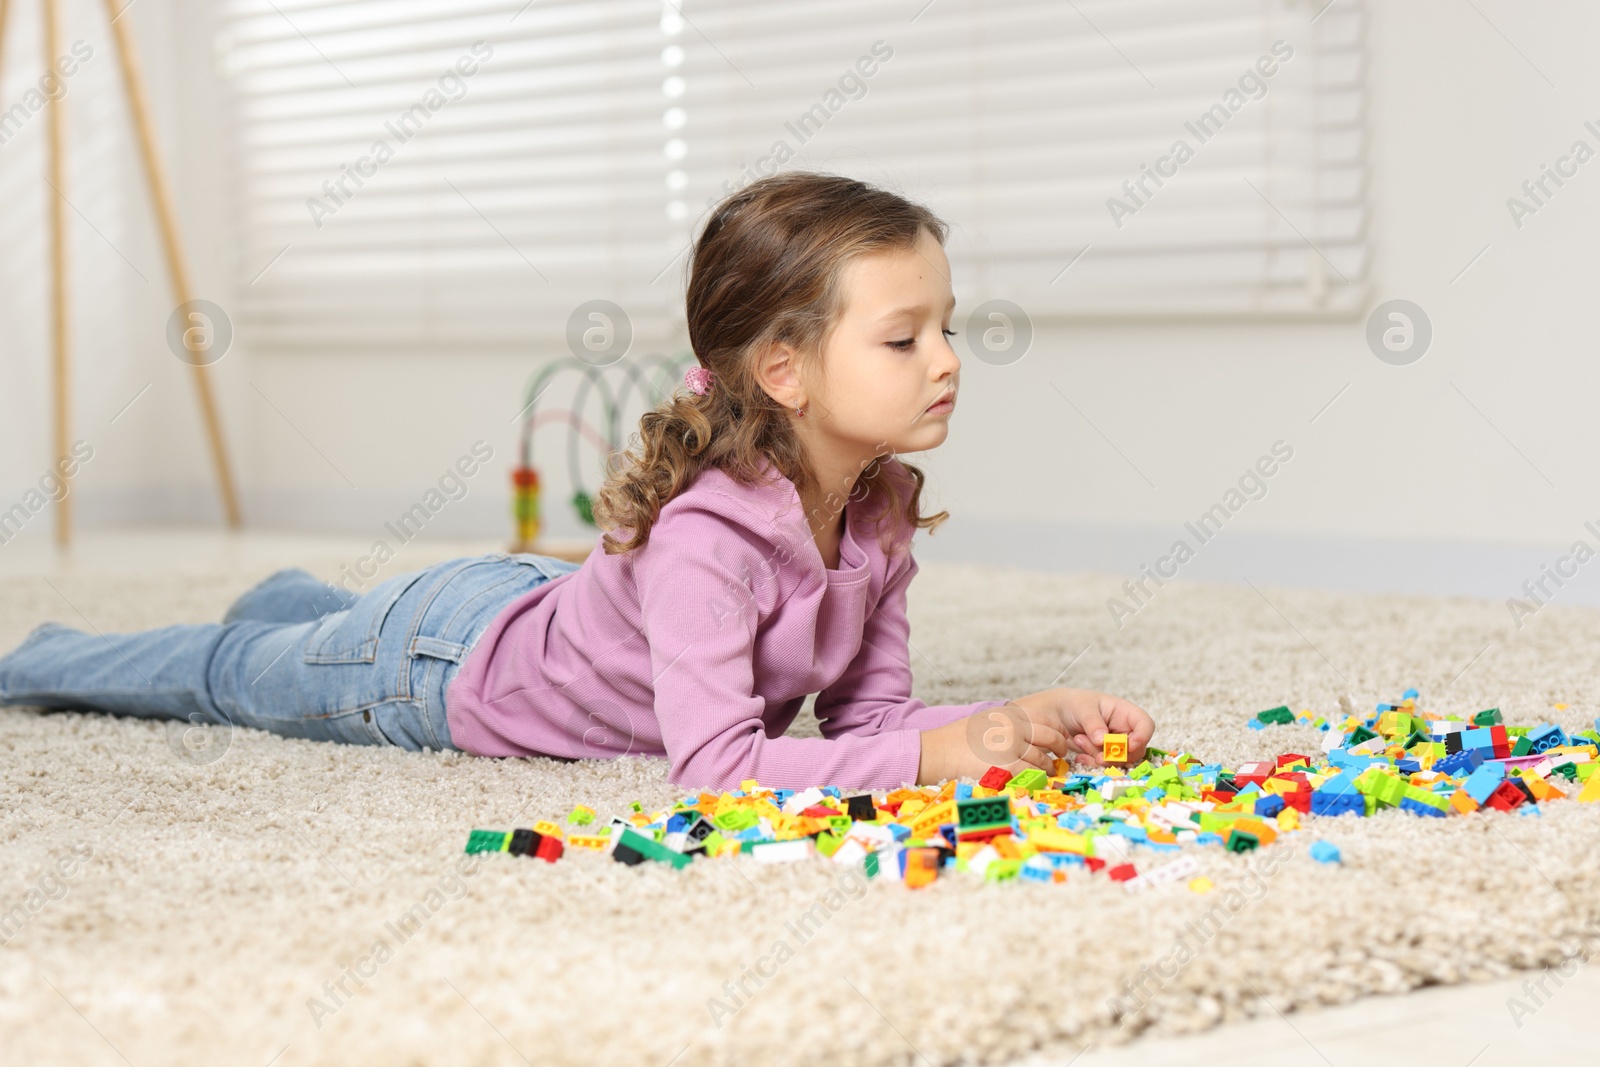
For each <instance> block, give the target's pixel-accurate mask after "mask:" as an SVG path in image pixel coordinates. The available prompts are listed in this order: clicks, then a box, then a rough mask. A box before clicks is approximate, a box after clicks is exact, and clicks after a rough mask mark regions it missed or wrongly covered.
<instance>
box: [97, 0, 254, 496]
mask: <svg viewBox="0 0 1600 1067" xmlns="http://www.w3.org/2000/svg"><path fill="white" fill-rule="evenodd" d="M128 4H129V0H121V3H120V4H119V2H118V0H105V6H106V14H107V16H108V17H109V18H110V20H111V32H112V35H113V36H114V37H115V38H116V40H117V54H118V56H119V57H120V59H121V61H122V81H123V84H124V86H125V87H126V89H127V93H128V106H129V108H130V109H131V110H132V111H133V125H134V132H135V133H136V134H137V135H138V140H139V154H140V156H141V157H142V158H143V160H144V173H145V179H146V180H147V181H148V182H149V184H150V199H151V201H152V202H153V203H154V206H155V212H156V223H157V228H158V229H159V230H160V231H161V243H162V247H163V248H164V249H165V251H166V258H167V273H168V274H169V275H171V277H172V288H173V293H174V295H175V296H176V297H177V298H178V303H179V304H187V303H188V302H189V301H190V300H192V299H194V291H193V290H192V289H190V287H189V270H188V266H187V264H186V263H185V262H184V258H183V248H182V245H181V243H180V242H179V240H178V218H177V212H176V211H175V210H174V209H173V202H172V190H171V188H170V187H169V186H168V185H167V176H166V171H165V170H164V169H163V168H162V166H161V157H160V156H159V155H158V154H157V152H156V143H155V131H154V127H153V125H152V123H151V121H150V103H149V100H148V99H147V98H146V96H145V92H144V76H143V74H142V73H141V68H140V66H139V54H138V52H137V51H136V50H135V48H134V44H133V36H132V31H131V30H129V29H128V24H127V22H126V20H124V19H122V18H121V15H122V13H123V12H124V11H125V10H127V6H128ZM191 366H192V367H193V370H194V384H195V391H196V392H197V393H198V395H199V398H200V414H201V416H202V418H203V419H204V421H205V427H206V437H207V439H208V441H209V442H210V445H211V462H212V465H213V466H214V467H215V468H216V472H217V486H218V489H219V491H220V493H221V496H222V508H223V511H224V512H225V513H226V515H227V518H228V525H229V526H232V527H235V528H237V527H238V526H239V524H240V520H239V500H238V497H237V495H236V494H235V492H234V487H233V471H232V468H231V467H229V465H228V453H227V449H226V447H225V445H224V443H223V440H222V427H221V423H220V422H219V420H218V417H217V404H216V399H215V398H214V397H213V396H212V393H211V378H210V377H209V375H208V374H207V370H208V368H206V367H203V366H198V365H193V364H191Z"/></svg>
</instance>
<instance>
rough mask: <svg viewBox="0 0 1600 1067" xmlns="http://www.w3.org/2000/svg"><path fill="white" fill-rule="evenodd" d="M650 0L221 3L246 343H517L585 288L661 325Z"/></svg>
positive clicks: (658, 99) (661, 246)
mask: <svg viewBox="0 0 1600 1067" xmlns="http://www.w3.org/2000/svg"><path fill="white" fill-rule="evenodd" d="M661 14H662V6H661V0H606V2H604V3H595V2H586V0H585V2H578V0H568V2H560V0H556V2H551V0H535V2H533V3H525V2H524V0H516V2H500V0H475V2H474V0H464V2H463V0H454V2H445V0H348V2H337V0H235V2H234V3H232V5H231V6H230V8H229V9H228V16H227V19H226V22H225V26H224V29H223V31H222V36H221V38H220V40H219V42H218V48H219V62H220V63H221V64H222V69H223V73H224V75H225V77H226V79H227V81H228V83H229V84H230V85H231V86H232V89H233V93H234V101H233V105H234V108H235V128H236V130H237V137H238V139H239V156H238V173H239V179H238V189H239V198H240V202H239V205H238V214H239V217H240V219H241V237H242V245H241V247H242V251H241V255H240V260H239V263H238V272H239V277H240V281H239V286H238V289H239V292H240V293H241V294H242V296H243V300H242V312H243V316H244V318H245V320H246V322H247V324H248V326H249V329H250V338H251V341H252V343H253V344H254V345H256V346H257V347H266V348H314V349H316V350H319V351H321V350H327V349H338V348H343V347H353V346H361V347H384V348H388V347H393V346H396V345H416V346H419V347H424V348H428V349H432V350H439V349H446V350H448V349H462V348H479V349H514V348H517V347H520V346H524V345H527V344H529V343H548V342H550V341H551V339H556V340H557V342H558V343H559V339H560V338H561V337H562V336H563V335H564V331H565V325H566V319H567V316H568V315H569V314H570V313H571V312H572V311H573V309H575V308H576V307H577V306H578V305H579V304H582V303H584V302H586V301H589V300H594V299H606V300H611V301H613V302H615V303H617V304H619V305H621V306H622V307H624V308H626V309H627V310H628V312H629V314H630V315H631V316H632V317H633V318H634V320H635V329H636V330H640V329H643V330H649V329H651V328H652V326H651V324H652V323H653V322H654V323H659V321H660V320H661V319H662V318H663V316H664V315H665V314H666V313H667V309H668V304H667V299H668V295H669V292H668V288H667V287H660V286H652V284H651V283H652V275H653V274H655V273H656V272H657V271H659V270H660V269H661V268H662V267H663V266H664V265H665V264H666V262H667V259H668V257H669V256H670V255H671V254H672V251H673V250H672V249H670V248H669V247H668V239H669V238H668V220H667V218H666V215H665V211H664V207H663V204H664V197H663V195H662V190H663V174H664V172H665V170H666V167H665V165H664V162H663V147H662V145H663V141H664V140H665V138H664V137H663V134H662V118H661V116H662V111H663V107H662V100H663V96H662V81H663V74H662V62H661V49H662V31H661V27H660V22H661ZM655 328H657V329H659V326H657V327H655Z"/></svg>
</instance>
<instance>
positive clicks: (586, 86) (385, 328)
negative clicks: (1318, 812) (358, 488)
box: [218, 0, 1367, 350]
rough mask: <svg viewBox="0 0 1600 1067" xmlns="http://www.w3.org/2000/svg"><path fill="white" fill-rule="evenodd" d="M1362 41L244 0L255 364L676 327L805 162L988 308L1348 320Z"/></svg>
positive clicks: (1337, 24) (1282, 10)
mask: <svg viewBox="0 0 1600 1067" xmlns="http://www.w3.org/2000/svg"><path fill="white" fill-rule="evenodd" d="M1362 25H1363V13H1362V6H1361V3H1360V2H1359V0H1335V2H1333V3H1332V4H1328V3H1327V0H1070V2H1066V0H1014V2H1011V3H1003V4H997V3H985V2H983V0H933V2H932V3H924V2H923V0H912V2H905V0H892V2H890V0H813V2H811V3H808V4H805V5H795V4H791V3H782V2H777V0H681V2H668V0H604V2H601V0H566V2H561V0H535V2H533V3H529V4H524V3H522V2H521V0H515V2H498V0H478V2H465V3H457V4H447V3H445V2H443V0H347V2H336V0H297V2H289V0H232V3H231V5H230V7H229V8H228V9H227V16H226V20H225V27H224V30H223V32H222V35H221V37H220V39H219V42H218V43H219V62H220V63H221V64H222V69H223V71H224V73H225V75H226V77H227V80H228V82H229V84H230V85H231V86H232V89H233V93H234V96H233V106H234V108H235V129H236V131H237V137H238V143H239V152H238V171H239V182H238V195H239V198H240V202H239V217H240V218H241V220H242V226H241V244H240V248H241V253H240V259H239V265H238V269H239V275H240V285H239V290H240V292H241V293H242V294H243V300H242V312H243V315H244V317H245V319H246V322H247V324H248V327H249V329H250V336H251V338H252V341H253V343H254V344H256V345H257V346H266V347H269V348H270V347H279V348H296V347H298V348H315V349H317V350H326V349H329V348H340V347H352V346H381V347H392V346H396V345H418V346H423V347H426V348H430V349H435V350H437V349H450V348H461V347H476V348H495V349H515V348H519V347H524V346H527V345H532V344H542V345H549V344H551V343H556V344H559V343H560V338H561V337H562V336H563V334H564V331H565V328H566V322H567V318H568V316H569V314H571V312H572V311H573V309H575V308H577V307H578V306H579V305H580V304H582V303H585V302H586V301H590V300H594V299H608V300H612V301H614V302H615V303H617V304H619V305H621V306H622V307H623V308H625V309H626V310H627V312H628V313H629V315H630V317H631V318H632V319H633V322H634V327H635V332H636V333H638V334H640V335H642V336H645V337H651V336H656V337H662V336H665V334H666V333H667V332H668V331H670V330H671V328H672V325H673V323H674V322H676V321H680V320H681V315H682V277H683V267H684V263H685V259H686V253H687V249H688V244H689V242H690V240H691V239H692V236H693V234H694V233H695V232H696V231H697V227H698V226H699V225H700V224H701V223H702V222H703V221H704V218H705V215H706V214H707V212H708V211H709V205H711V204H713V203H714V202H715V201H716V200H717V199H718V198H719V197H721V196H722V195H725V194H726V193H727V192H729V191H731V190H732V189H735V188H738V187H740V186H741V185H743V184H745V183H747V182H748V181H750V180H753V179H754V178H756V177H758V176H760V175H761V174H765V173H772V172H775V171H777V170H789V169H795V168H810V169H819V170H826V171H830V172H835V173H843V174H850V175H853V176H857V177H861V178H864V179H867V180H871V181H875V182H879V183H882V184H886V185H888V186H890V187H892V188H895V189H898V190H899V191H901V192H903V193H905V194H906V195H909V196H912V197H915V198H917V199H920V200H922V201H924V202H926V203H928V204H929V205H930V206H932V207H933V208H934V209H935V210H936V211H938V212H939V213H940V214H941V215H942V216H943V217H945V218H946V219H947V220H948V221H950V222H951V223H952V224H953V234H952V239H951V243H950V253H951V259H952V265H953V269H954V271H955V278H954V282H955V285H956V288H957V295H958V298H959V299H960V300H961V302H962V304H963V306H965V307H968V308H970V307H972V306H974V304H976V303H977V302H979V301H982V300H986V299H990V298H1005V299H1010V300H1013V301H1015V302H1017V303H1018V304H1020V305H1021V306H1022V307H1023V308H1024V309H1026V310H1027V311H1028V312H1029V313H1030V314H1031V315H1032V316H1034V317H1035V318H1042V319H1048V318H1051V317H1062V318H1067V319H1071V318H1076V317H1097V316H1121V315H1148V314H1156V315H1160V314H1184V315H1202V316H1204V315H1246V316H1249V315H1270V314H1290V315H1305V314H1340V313H1346V312H1348V311H1350V310H1351V309H1355V308H1358V307H1359V305H1360V303H1361V300H1362V281H1363V278H1364V276H1365V272H1366V261H1367V251H1366V245H1365V225H1366V211H1365V207H1364V203H1363V193H1364V187H1365V181H1364V138H1363V133H1362V121H1363V107H1364V91H1363V84H1362V83H1363V64H1362ZM469 71H470V73H469ZM1180 143H1182V144H1183V145H1184V146H1185V147H1186V151H1185V150H1180V149H1179V147H1178V146H1179V144H1180Z"/></svg>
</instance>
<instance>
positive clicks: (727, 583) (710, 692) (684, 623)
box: [633, 509, 922, 789]
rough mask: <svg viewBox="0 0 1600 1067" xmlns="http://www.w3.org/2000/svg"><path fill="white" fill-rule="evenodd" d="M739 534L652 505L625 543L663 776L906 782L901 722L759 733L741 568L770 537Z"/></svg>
mask: <svg viewBox="0 0 1600 1067" xmlns="http://www.w3.org/2000/svg"><path fill="white" fill-rule="evenodd" d="M749 533H750V532H749V530H748V529H735V528H734V527H732V526H730V525H728V524H727V522H726V520H723V519H722V518H720V517H718V516H714V515H711V514H708V513H706V512H703V511H694V510H691V509H683V510H666V509H664V510H663V512H662V518H661V519H660V520H659V521H658V522H657V524H656V525H655V527H654V528H653V529H652V531H651V536H650V540H649V542H648V543H647V544H646V545H645V546H644V547H643V548H641V549H639V550H638V551H637V552H636V554H635V558H634V564H633V571H634V580H635V584H636V588H637V590H638V594H639V604H640V616H641V617H640V625H641V629H642V630H643V631H644V635H645V637H646V639H647V641H648V644H649V648H650V658H651V672H650V673H651V678H652V679H653V680H654V684H653V690H654V710H655V715H656V719H657V720H658V723H659V726H660V731H661V743H662V746H663V747H664V748H665V749H666V752H667V758H668V760H669V761H670V763H671V768H670V770H669V771H668V775H667V777H668V780H669V781H671V782H674V783H676V784H680V785H685V786H689V787H692V788H710V789H735V788H738V784H739V782H740V781H742V780H744V779H747V778H754V779H756V780H758V781H759V782H760V783H761V784H762V785H763V786H767V787H770V788H789V789H802V788H805V787H806V786H812V785H838V786H841V787H844V786H850V787H860V788H873V789H892V788H896V787H898V786H900V785H903V784H905V783H908V782H915V781H916V780H917V773H918V770H919V768H920V764H921V758H922V738H921V733H920V731H919V730H918V729H916V728H915V727H914V726H911V725H908V726H907V727H905V728H901V729H881V730H878V731H874V732H872V733H870V734H858V735H853V736H843V737H834V738H831V739H829V738H818V737H810V738H801V737H784V736H778V737H769V736H767V732H766V730H767V728H766V723H765V721H764V719H763V712H764V711H765V701H764V700H763V699H762V698H761V697H760V696H757V695H756V694H755V678H754V659H755V634H756V625H757V621H758V609H757V603H756V597H755V594H754V591H753V590H752V588H751V584H752V578H751V576H752V575H760V574H767V573H771V569H772V563H773V561H772V560H771V559H770V558H768V557H770V556H771V554H772V552H773V549H774V546H773V544H772V543H771V542H768V541H764V540H762V539H759V538H755V537H751V536H750V535H749ZM763 588H764V589H770V583H769V584H768V585H767V586H764V587H763Z"/></svg>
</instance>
